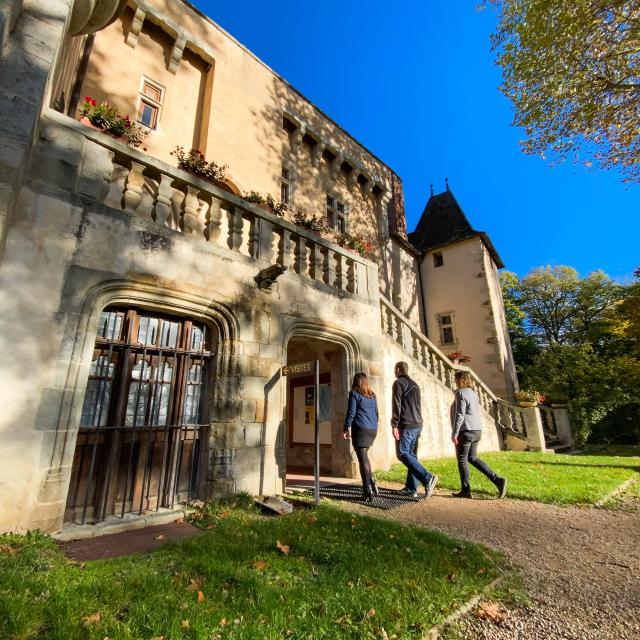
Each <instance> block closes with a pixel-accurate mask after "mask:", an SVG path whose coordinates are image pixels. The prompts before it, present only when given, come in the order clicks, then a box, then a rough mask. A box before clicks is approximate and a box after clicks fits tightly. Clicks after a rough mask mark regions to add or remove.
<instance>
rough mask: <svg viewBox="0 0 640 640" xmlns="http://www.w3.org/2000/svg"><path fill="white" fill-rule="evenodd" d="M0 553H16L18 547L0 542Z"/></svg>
mask: <svg viewBox="0 0 640 640" xmlns="http://www.w3.org/2000/svg"><path fill="white" fill-rule="evenodd" d="M0 553H7V554H9V555H13V554H14V553H18V549H17V548H16V547H14V546H12V545H10V544H0Z"/></svg>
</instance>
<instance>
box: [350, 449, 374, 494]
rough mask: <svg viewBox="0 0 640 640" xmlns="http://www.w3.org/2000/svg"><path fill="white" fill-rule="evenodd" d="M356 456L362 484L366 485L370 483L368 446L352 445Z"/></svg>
mask: <svg viewBox="0 0 640 640" xmlns="http://www.w3.org/2000/svg"><path fill="white" fill-rule="evenodd" d="M353 449H354V451H355V452H356V457H357V458H358V465H359V467H360V477H361V478H362V486H363V487H368V486H369V485H370V484H371V463H370V462H369V447H355V446H354V447H353Z"/></svg>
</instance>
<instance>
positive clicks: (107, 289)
mask: <svg viewBox="0 0 640 640" xmlns="http://www.w3.org/2000/svg"><path fill="white" fill-rule="evenodd" d="M114 304H127V305H132V306H138V307H142V308H149V309H153V310H154V311H161V312H162V311H164V312H166V313H173V314H177V315H185V316H189V317H192V318H197V319H199V320H202V321H204V322H207V323H208V324H210V325H213V326H214V327H215V329H216V330H217V331H218V348H217V353H216V355H217V358H216V372H215V375H217V376H220V375H222V376H224V375H225V374H226V372H228V371H231V370H232V369H233V366H234V362H233V361H234V356H235V353H236V342H237V340H238V339H239V336H240V325H239V323H238V321H237V318H236V317H235V315H234V314H233V312H232V311H231V310H230V309H229V308H228V307H226V306H225V305H224V304H221V303H218V302H214V301H212V300H211V299H209V298H205V297H203V296H199V295H195V294H192V293H184V292H180V291H176V290H174V289H167V288H165V287H162V286H158V285H153V284H148V283H141V282H135V281H130V280H124V279H122V280H110V281H105V282H101V283H100V284H98V285H95V286H94V287H92V288H91V289H90V290H89V291H88V293H87V295H86V297H85V302H84V304H83V305H82V309H81V310H80V313H79V316H78V321H77V324H76V326H75V328H74V329H72V328H70V330H69V334H72V333H73V335H74V336H75V338H74V340H73V347H72V352H71V357H70V361H69V367H68V369H67V376H66V380H65V385H64V391H63V394H62V400H61V403H60V411H59V415H58V422H57V426H56V435H55V441H54V446H53V450H52V453H51V459H50V466H49V473H48V474H47V475H48V479H47V481H49V480H51V481H54V482H56V481H57V482H59V481H60V480H61V478H60V473H61V472H62V470H63V469H64V467H65V466H68V465H66V464H65V463H66V462H68V461H69V460H71V459H73V451H74V448H75V444H76V437H77V433H78V428H79V420H80V411H81V407H82V401H83V399H84V391H85V388H86V381H87V376H88V372H89V366H90V361H91V353H92V351H93V348H94V343H95V328H96V326H97V324H98V319H99V316H100V313H101V312H102V310H103V309H104V308H106V307H107V306H110V305H114Z"/></svg>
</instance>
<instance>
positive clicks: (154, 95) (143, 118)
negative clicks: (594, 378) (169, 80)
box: [138, 77, 164, 129]
mask: <svg viewBox="0 0 640 640" xmlns="http://www.w3.org/2000/svg"><path fill="white" fill-rule="evenodd" d="M163 102H164V88H163V87H162V86H161V85H159V84H158V83H157V82H154V81H153V80H149V79H148V78H145V77H143V78H142V83H141V85H140V96H139V105H138V122H139V123H140V124H142V125H144V126H145V127H148V128H149V129H157V128H158V122H159V120H160V111H161V110H162V104H163Z"/></svg>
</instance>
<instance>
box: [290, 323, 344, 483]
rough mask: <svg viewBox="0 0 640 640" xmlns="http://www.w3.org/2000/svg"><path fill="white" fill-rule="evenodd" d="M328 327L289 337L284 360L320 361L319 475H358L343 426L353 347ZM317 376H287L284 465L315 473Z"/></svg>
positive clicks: (306, 473) (303, 472)
mask: <svg viewBox="0 0 640 640" xmlns="http://www.w3.org/2000/svg"><path fill="white" fill-rule="evenodd" d="M323 334H326V332H323V331H320V330H313V329H305V330H299V331H296V332H294V333H293V334H292V335H291V337H290V338H289V340H288V342H287V348H286V362H287V364H289V365H291V364H296V363H298V362H306V361H310V360H316V359H318V360H319V361H320V395H319V407H320V412H319V416H318V417H319V422H320V475H322V476H331V477H342V478H345V477H346V478H351V477H354V472H355V466H354V459H353V455H352V452H351V449H350V445H349V442H348V441H347V440H344V438H343V437H342V427H343V423H344V416H345V411H346V403H347V396H348V391H349V387H350V384H351V378H352V376H353V373H354V371H355V370H354V366H355V365H354V361H355V359H356V355H355V349H354V347H353V344H352V343H351V341H349V340H345V339H332V336H331V335H329V334H326V337H325V335H323ZM313 382H314V381H313V376H312V375H302V376H291V377H289V378H287V388H286V394H287V401H286V413H285V419H286V445H285V449H286V470H287V474H296V475H298V474H299V475H311V474H313V465H314V424H313V422H314V420H313V418H314V416H313V408H312V407H313Z"/></svg>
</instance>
